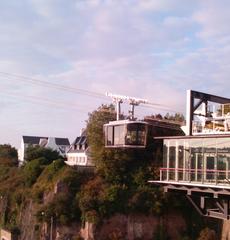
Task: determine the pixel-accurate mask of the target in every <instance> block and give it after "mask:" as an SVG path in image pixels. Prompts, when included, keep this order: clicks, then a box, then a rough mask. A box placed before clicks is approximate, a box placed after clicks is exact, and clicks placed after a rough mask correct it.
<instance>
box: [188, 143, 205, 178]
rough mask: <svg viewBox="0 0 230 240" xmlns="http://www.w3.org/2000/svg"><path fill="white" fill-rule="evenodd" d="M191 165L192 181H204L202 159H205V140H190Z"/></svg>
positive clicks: (189, 156)
mask: <svg viewBox="0 0 230 240" xmlns="http://www.w3.org/2000/svg"><path fill="white" fill-rule="evenodd" d="M189 144H190V146H189V148H190V150H189V152H188V158H189V162H190V163H189V165H190V170H189V171H190V177H189V178H190V180H191V181H201V180H202V172H203V170H202V168H203V164H202V158H203V140H202V139H190V141H189Z"/></svg>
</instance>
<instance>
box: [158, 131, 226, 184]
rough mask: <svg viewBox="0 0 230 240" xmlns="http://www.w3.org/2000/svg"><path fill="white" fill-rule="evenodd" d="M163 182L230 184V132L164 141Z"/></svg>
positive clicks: (171, 138) (161, 175) (170, 138)
mask: <svg viewBox="0 0 230 240" xmlns="http://www.w3.org/2000/svg"><path fill="white" fill-rule="evenodd" d="M160 178H161V179H160V181H165V182H178V183H180V182H181V183H191V184H194V183H196V184H204V185H205V184H208V185H210V184H215V185H224V186H226V185H229V184H230V135H207V136H202V137H201V136H199V137H198V136H184V137H169V138H164V140H163V168H161V171H160Z"/></svg>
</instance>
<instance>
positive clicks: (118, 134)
mask: <svg viewBox="0 0 230 240" xmlns="http://www.w3.org/2000/svg"><path fill="white" fill-rule="evenodd" d="M124 144H125V126H124V125H118V126H114V145H124Z"/></svg>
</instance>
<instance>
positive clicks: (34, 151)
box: [25, 146, 63, 164]
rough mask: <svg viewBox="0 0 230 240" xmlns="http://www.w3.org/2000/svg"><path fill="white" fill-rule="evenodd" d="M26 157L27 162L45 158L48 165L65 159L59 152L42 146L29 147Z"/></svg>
mask: <svg viewBox="0 0 230 240" xmlns="http://www.w3.org/2000/svg"><path fill="white" fill-rule="evenodd" d="M25 156H26V157H25V160H26V161H27V162H30V161H32V160H34V159H38V158H44V159H45V163H46V164H49V163H51V162H52V161H53V160H56V159H61V158H63V157H62V156H61V155H60V154H59V153H58V152H57V151H54V150H52V149H50V148H44V147H41V146H35V147H34V146H29V147H28V148H27V150H26V154H25Z"/></svg>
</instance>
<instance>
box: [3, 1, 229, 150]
mask: <svg viewBox="0 0 230 240" xmlns="http://www.w3.org/2000/svg"><path fill="white" fill-rule="evenodd" d="M229 11H230V1H227V0H222V1H216V0H205V1H202V0H200V1H198V0H193V1H190V0H184V1H181V0H161V1H158V0H139V1H138V0H77V1H74V0H69V1H64V0H21V1H16V0H11V1H1V2H0V90H1V92H0V104H1V108H0V128H1V135H0V143H11V144H13V145H14V146H19V144H20V138H21V136H22V135H40V136H58V137H69V138H70V140H71V141H73V139H74V138H75V137H76V136H77V135H79V131H80V129H81V128H83V127H85V121H86V120H87V118H88V112H91V111H93V110H94V109H96V108H97V107H98V106H100V104H102V103H109V102H110V99H108V100H106V98H105V99H103V98H96V97H93V96H91V97H90V96H87V95H85V94H79V93H77V92H71V91H66V90H63V89H62V90H60V89H56V88H52V87H49V86H44V85H42V84H41V85H39V82H38V81H37V82H36V80H42V81H46V82H49V83H51V84H61V85H64V86H68V87H70V88H77V89H85V90H88V91H91V92H96V93H102V94H103V93H105V92H112V93H117V94H123V95H130V96H136V97H140V98H145V99H148V100H149V101H151V102H155V103H161V104H164V105H167V106H169V108H171V109H173V110H175V111H178V112H185V99H186V98H185V94H186V89H193V90H198V91H204V92H209V93H212V94H216V95H222V96H226V97H228V96H230V94H229V92H228V88H229V87H230V81H229V75H230V28H229V22H230V14H229ZM5 73H9V74H11V75H6V74H5ZM12 74H16V75H20V76H26V77H28V78H29V79H30V78H32V79H34V80H33V81H32V82H28V81H27V80H28V79H27V80H26V79H22V78H19V77H16V76H13V75H12ZM80 93H83V92H80ZM138 111H139V112H137V114H139V115H140V116H143V115H147V114H151V113H156V112H161V110H160V109H150V108H141V110H138ZM163 113H164V112H163Z"/></svg>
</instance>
